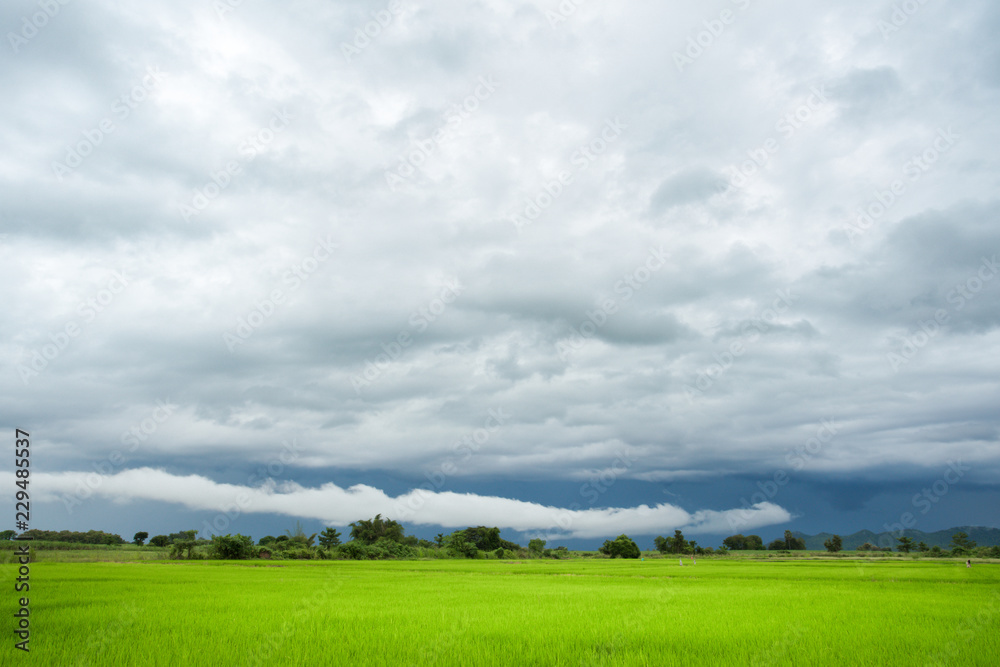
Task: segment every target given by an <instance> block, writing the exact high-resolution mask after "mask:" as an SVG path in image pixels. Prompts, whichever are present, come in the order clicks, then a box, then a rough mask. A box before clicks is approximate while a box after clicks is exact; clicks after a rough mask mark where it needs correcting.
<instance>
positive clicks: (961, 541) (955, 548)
mask: <svg viewBox="0 0 1000 667" xmlns="http://www.w3.org/2000/svg"><path fill="white" fill-rule="evenodd" d="M975 548H976V543H975V542H973V541H972V540H970V539H969V534H968V533H966V532H965V531H961V530H960V531H958V532H957V533H955V534H954V535H952V536H951V550H952V552H953V553H955V554H966V553H968V552H970V551H972V550H973V549H975Z"/></svg>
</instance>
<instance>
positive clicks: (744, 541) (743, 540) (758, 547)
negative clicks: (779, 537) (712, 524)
mask: <svg viewBox="0 0 1000 667" xmlns="http://www.w3.org/2000/svg"><path fill="white" fill-rule="evenodd" d="M722 546H724V547H726V549H729V550H730V551H763V550H764V540H762V539H760V535H742V534H740V533H737V534H736V535H730V536H729V537H727V538H726V539H724V540H722Z"/></svg>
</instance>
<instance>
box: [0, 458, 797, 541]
mask: <svg viewBox="0 0 1000 667" xmlns="http://www.w3.org/2000/svg"><path fill="white" fill-rule="evenodd" d="M6 477H9V478H10V479H9V480H8V481H11V482H12V481H13V476H10V475H8V476H6ZM35 484H36V487H35V488H36V493H37V496H36V497H37V499H38V500H40V501H41V502H53V501H57V500H58V501H61V502H63V503H64V505H66V506H67V507H68V508H69V507H73V506H75V505H77V504H79V503H81V502H85V501H86V500H89V499H90V498H91V497H92V496H93V497H100V498H107V499H109V500H112V501H114V502H117V503H122V504H126V503H129V502H132V501H135V500H154V501H159V502H166V503H177V504H180V505H183V506H185V507H187V508H188V509H192V510H217V511H218V512H219V515H218V517H217V518H216V519H215V520H214V521H213V525H214V528H215V530H216V531H222V530H224V529H225V528H226V527H227V526H228V525H229V524H230V523H232V522H234V521H235V520H237V519H238V518H239V517H241V516H243V515H245V514H255V513H258V514H259V513H268V514H284V515H287V516H290V517H300V518H309V519H318V520H320V521H322V522H324V523H325V524H327V525H331V526H346V525H347V524H349V523H351V522H353V521H357V520H358V519H361V518H366V517H370V516H374V515H375V514H382V515H383V516H384V517H386V518H390V519H395V520H399V521H402V522H404V523H406V524H412V525H417V526H421V525H435V526H444V527H448V528H464V527H466V526H476V525H487V526H498V527H500V528H509V529H513V530H516V531H519V532H522V533H528V534H543V535H549V536H552V537H560V536H562V537H568V538H597V537H601V536H606V535H611V534H612V533H615V534H618V533H621V532H626V533H633V534H638V535H648V534H654V533H665V532H670V531H673V530H675V529H682V530H685V531H687V532H690V533H694V534H700V533H720V532H724V531H726V530H731V529H736V528H739V529H743V530H747V529H753V528H758V527H762V526H769V525H773V524H777V523H782V522H785V521H788V520H789V519H790V518H791V515H790V514H789V513H788V512H787V511H785V510H784V509H782V508H781V507H779V506H777V505H774V504H772V503H768V502H761V503H758V504H756V505H754V506H753V507H745V508H739V509H732V510H726V511H721V512H718V511H710V510H703V511H698V512H694V513H688V512H686V511H684V510H683V509H681V508H679V507H675V506H673V505H668V504H664V503H661V504H659V505H656V506H654V507H649V506H647V505H640V506H638V507H611V508H603V509H566V508H560V507H552V506H546V505H541V504H538V503H531V502H523V501H520V500H515V499H511V498H498V497H495V496H480V495H476V494H467V493H465V494H459V493H452V492H448V491H445V492H436V491H428V490H423V489H417V490H414V491H411V492H409V493H406V494H402V495H399V496H395V497H391V496H389V495H387V494H386V493H385V492H384V491H382V490H380V489H376V488H374V487H371V486H366V485H361V484H358V485H355V486H351V487H349V488H346V489H344V488H341V487H339V486H337V485H335V484H324V485H322V486H320V487H316V488H305V487H303V486H300V485H299V484H296V483H294V482H285V483H283V484H277V483H275V482H274V481H273V480H267V482H266V483H265V484H263V485H261V486H256V487H250V486H241V485H234V484H218V483H216V482H213V481H212V480H210V479H207V478H205V477H202V476H199V475H187V476H178V475H172V474H170V473H167V472H165V471H162V470H153V469H150V468H140V469H136V470H128V471H125V472H121V473H118V474H115V475H110V476H103V475H100V474H98V473H55V474H53V473H41V474H39V475H36V477H35Z"/></svg>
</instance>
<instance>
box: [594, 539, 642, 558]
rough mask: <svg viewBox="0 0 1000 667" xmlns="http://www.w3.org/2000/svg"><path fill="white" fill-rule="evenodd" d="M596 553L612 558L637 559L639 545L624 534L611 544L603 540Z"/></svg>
mask: <svg viewBox="0 0 1000 667" xmlns="http://www.w3.org/2000/svg"><path fill="white" fill-rule="evenodd" d="M598 551H600V552H601V553H602V554H606V555H608V556H611V557H612V558H638V557H639V555H640V553H641V552H640V551H639V545H638V544H636V543H635V542H633V541H632V539H631V538H630V537H629V536H628V535H625V534H622V535H619V536H618V537H616V538H615V540H614V541H613V542H612V541H611V540H605V541H604V544H603V545H602V546H601V548H600V549H598Z"/></svg>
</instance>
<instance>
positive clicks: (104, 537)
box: [20, 528, 125, 545]
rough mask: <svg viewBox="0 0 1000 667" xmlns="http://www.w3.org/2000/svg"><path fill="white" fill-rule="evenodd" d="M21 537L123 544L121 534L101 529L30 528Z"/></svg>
mask: <svg viewBox="0 0 1000 667" xmlns="http://www.w3.org/2000/svg"><path fill="white" fill-rule="evenodd" d="M20 536H21V537H30V538H32V539H33V540H46V541H49V542H71V543H75V544H108V545H115V544H125V540H124V539H122V536H121V535H116V534H114V533H105V532H104V531H103V530H88V531H87V532H85V533H81V532H77V531H74V530H60V531H55V530H37V529H34V528H32V529H31V530H26V531H24V532H23V533H21V535H20Z"/></svg>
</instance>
